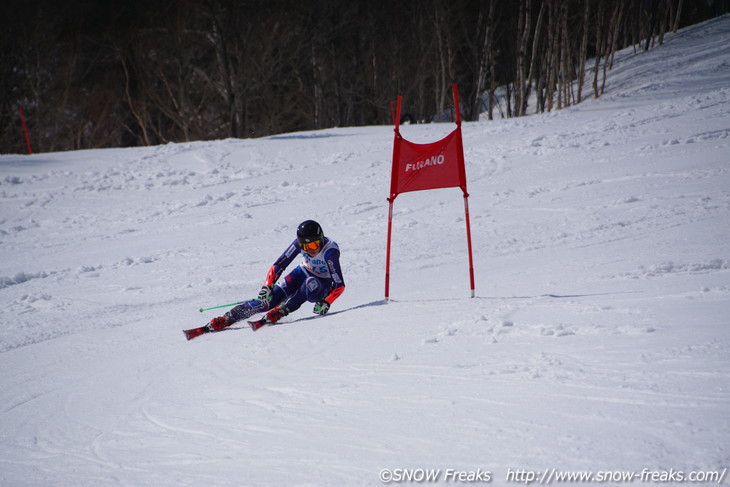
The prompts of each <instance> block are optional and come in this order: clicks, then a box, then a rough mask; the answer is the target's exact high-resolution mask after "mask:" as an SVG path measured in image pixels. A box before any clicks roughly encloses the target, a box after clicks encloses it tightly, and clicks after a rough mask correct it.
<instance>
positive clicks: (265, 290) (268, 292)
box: [258, 286, 274, 304]
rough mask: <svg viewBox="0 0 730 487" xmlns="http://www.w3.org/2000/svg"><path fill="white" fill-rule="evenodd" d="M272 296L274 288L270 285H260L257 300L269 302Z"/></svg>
mask: <svg viewBox="0 0 730 487" xmlns="http://www.w3.org/2000/svg"><path fill="white" fill-rule="evenodd" d="M273 296H274V289H273V288H272V287H271V286H261V291H259V297H258V300H259V301H263V302H264V303H266V304H269V302H271V298H272V297H273Z"/></svg>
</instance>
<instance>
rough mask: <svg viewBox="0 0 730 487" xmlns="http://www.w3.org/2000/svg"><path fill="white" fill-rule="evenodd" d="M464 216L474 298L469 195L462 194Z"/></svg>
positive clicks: (470, 283)
mask: <svg viewBox="0 0 730 487" xmlns="http://www.w3.org/2000/svg"><path fill="white" fill-rule="evenodd" d="M464 215H465V217H466V246H467V248H468V249H469V285H470V286H471V297H472V298H473V297H474V258H473V257H472V253H471V225H470V224H469V194H467V193H466V192H465V193H464Z"/></svg>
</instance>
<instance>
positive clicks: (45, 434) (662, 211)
mask: <svg viewBox="0 0 730 487" xmlns="http://www.w3.org/2000/svg"><path fill="white" fill-rule="evenodd" d="M586 94H588V95H589V96H590V92H587V93H586ZM394 95H395V94H394ZM406 102H407V100H406ZM452 129H453V125H449V124H431V125H412V126H404V127H402V128H401V133H402V134H403V136H404V137H406V138H407V139H409V140H412V141H414V142H423V143H425V142H432V141H435V140H438V139H440V138H442V137H444V136H445V135H446V134H448V133H449V132H450V131H451V130H452ZM463 134H464V147H465V155H466V163H467V167H466V169H467V177H468V184H469V187H468V190H469V193H470V198H469V208H470V213H471V228H472V236H473V244H474V263H475V276H476V297H475V298H473V299H470V298H469V279H468V258H467V252H466V249H467V247H466V231H465V219H464V205H463V198H462V194H461V192H460V191H459V190H458V188H450V189H441V190H436V191H421V192H415V193H406V194H402V195H400V196H399V197H398V198H397V200H396V201H395V205H394V216H393V222H394V223H393V228H394V230H393V232H394V233H393V261H392V268H391V298H392V299H391V301H390V302H387V303H386V302H385V301H384V299H383V297H384V274H385V271H384V267H385V244H386V230H387V215H388V212H387V210H388V205H387V202H386V197H387V196H388V189H389V178H390V159H391V151H392V141H393V131H392V127H388V126H380V127H354V128H336V129H328V130H321V131H313V132H302V133H293V134H285V135H279V136H273V137H267V138H262V139H253V140H223V141H215V142H193V143H185V144H167V145H162V146H158V147H146V148H132V149H107V150H88V151H78V152H65V153H50V154H42V153H41V154H35V155H32V156H25V155H3V156H0V204H1V205H2V206H0V252H1V253H2V262H0V324H1V328H0V371H2V374H0V485H2V486H26V485H27V486H107V485H122V486H265V485H271V486H279V485H312V486H350V485H381V480H391V479H392V480H402V476H405V475H411V474H413V475H414V476H415V478H416V479H417V478H418V476H419V475H422V474H423V472H424V471H426V470H433V471H437V472H435V473H434V474H437V475H438V477H437V478H436V479H435V480H434V481H433V482H432V483H437V484H438V483H440V484H449V485H456V484H468V483H483V482H484V480H485V479H486V477H485V475H486V474H488V476H489V480H490V481H491V484H492V485H507V484H512V483H526V480H529V479H530V478H532V477H530V476H529V475H528V474H530V475H532V474H533V473H534V478H541V477H538V475H539V476H541V475H543V474H545V473H550V475H553V474H556V473H560V472H571V471H583V472H588V473H593V474H598V473H599V472H619V473H620V472H636V473H637V475H638V474H640V473H641V472H642V470H649V471H657V472H669V471H670V470H673V471H674V472H675V473H676V472H677V471H681V472H684V473H685V474H688V473H690V472H697V471H701V472H720V473H722V472H723V469H726V468H727V467H728V466H730V17H728V16H725V17H722V18H718V19H715V20H712V21H710V22H707V23H704V24H701V25H698V26H693V27H691V28H687V29H685V30H683V31H680V32H679V33H677V34H676V35H670V36H668V37H667V39H666V40H665V43H664V45H662V46H659V47H656V48H654V49H652V50H650V51H648V52H644V51H640V50H639V51H636V52H635V51H634V49H633V48H629V49H626V50H624V51H621V52H620V53H619V54H618V55H617V58H616V64H615V66H614V68H613V70H612V71H611V72H610V73H609V78H608V83H607V85H606V93H605V94H604V96H602V97H601V98H599V99H596V100H593V99H590V100H587V101H585V102H584V103H581V104H579V105H576V106H574V107H571V108H569V109H565V110H561V111H556V112H553V113H549V114H544V115H533V116H528V117H524V118H517V119H507V120H496V121H492V122H488V121H482V122H474V123H464V125H463ZM310 218H313V219H316V220H318V221H319V222H320V223H321V224H322V226H323V228H324V230H325V233H326V234H327V235H328V236H329V237H331V238H333V239H334V240H336V241H337V242H338V243H339V245H340V247H341V249H342V256H341V262H342V266H343V272H344V277H345V281H346V284H347V290H346V291H345V293H344V294H343V295H342V297H341V298H340V299H339V300H337V301H336V302H335V304H334V305H333V307H332V310H331V312H330V313H329V315H327V316H325V317H316V316H315V315H314V314H312V312H311V311H312V306H311V304H305V306H303V307H302V308H301V309H300V310H299V311H298V312H296V313H293V314H291V315H289V316H288V317H286V318H285V319H284V320H283V322H284V323H283V325H281V326H270V327H266V328H263V329H261V330H259V331H257V332H255V333H254V332H252V331H251V330H250V329H249V328H248V327H247V326H246V325H245V324H243V323H239V324H236V325H234V326H233V327H231V328H230V329H229V330H226V331H224V332H220V333H216V334H208V335H204V336H201V337H199V338H196V339H195V340H192V341H189V342H188V341H186V340H185V338H184V336H183V334H182V332H181V330H182V329H184V328H191V327H195V326H201V325H203V324H205V323H206V322H207V321H209V320H210V319H211V318H213V317H215V316H218V315H219V314H220V313H222V312H223V311H225V309H226V308H222V309H220V310H213V311H207V312H205V313H202V314H201V313H200V312H199V311H198V310H199V308H201V307H210V306H216V305H221V304H227V303H231V302H235V301H240V300H243V299H247V298H250V297H253V296H255V295H256V293H257V292H258V289H259V287H260V286H261V284H262V282H263V279H264V277H265V275H266V272H267V270H268V268H269V266H270V265H271V264H272V263H273V261H274V260H275V259H276V257H278V255H279V254H280V253H281V252H282V251H283V250H284V249H285V248H286V246H287V245H288V244H289V243H290V242H291V240H292V239H293V238H294V234H295V229H296V226H297V225H298V224H299V223H300V222H301V221H303V220H306V219H310ZM290 270H291V268H290ZM399 469H416V470H399ZM418 469H422V470H421V471H419V470H418ZM449 469H451V471H459V472H466V473H470V475H471V477H468V476H466V475H465V476H462V477H460V478H455V474H454V476H452V477H447V476H446V473H447V471H449ZM389 475H390V477H388V476H389ZM478 476H481V477H478ZM727 476H728V475H725V478H724V479H723V480H725V481H726V478H727ZM470 479H471V480H470ZM615 480H616V478H615V477H614V478H612V479H611V481H612V482H613V481H615ZM405 483H410V482H409V481H408V479H406V482H405ZM583 483H585V484H587V483H588V481H585V482H583ZM635 483H637V484H640V483H642V481H641V479H639V478H638V477H637V478H636V479H635ZM643 483H646V482H643ZM572 484H573V485H581V484H582V483H581V482H578V481H576V482H572Z"/></svg>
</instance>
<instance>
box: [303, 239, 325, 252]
mask: <svg viewBox="0 0 730 487" xmlns="http://www.w3.org/2000/svg"><path fill="white" fill-rule="evenodd" d="M301 245H302V248H303V249H304V250H319V248H320V247H321V246H322V243H321V242H320V241H319V240H315V241H314V242H309V243H303V244H301Z"/></svg>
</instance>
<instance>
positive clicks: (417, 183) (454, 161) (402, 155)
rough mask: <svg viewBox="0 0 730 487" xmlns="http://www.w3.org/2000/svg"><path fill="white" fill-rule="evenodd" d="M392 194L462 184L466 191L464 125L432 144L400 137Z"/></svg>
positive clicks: (395, 153)
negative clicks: (462, 130)
mask: <svg viewBox="0 0 730 487" xmlns="http://www.w3.org/2000/svg"><path fill="white" fill-rule="evenodd" d="M395 145H396V147H395V150H394V154H393V172H392V176H391V188H390V197H391V198H395V197H396V196H397V195H399V194H400V193H406V192H408V191H420V190H424V189H437V188H451V187H454V186H458V187H461V188H462V190H463V191H464V192H466V172H465V170H464V152H463V149H462V146H461V127H457V128H456V129H455V130H454V131H453V132H451V133H450V134H449V135H447V136H446V137H444V138H443V139H441V140H439V141H438V142H433V143H430V144H415V143H413V142H410V141H408V140H406V139H404V138H403V137H402V136H400V134H398V135H397V136H396V141H395Z"/></svg>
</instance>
